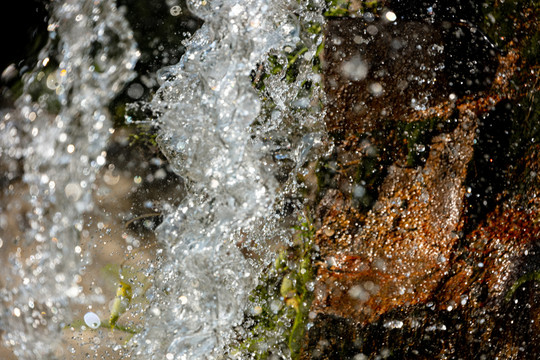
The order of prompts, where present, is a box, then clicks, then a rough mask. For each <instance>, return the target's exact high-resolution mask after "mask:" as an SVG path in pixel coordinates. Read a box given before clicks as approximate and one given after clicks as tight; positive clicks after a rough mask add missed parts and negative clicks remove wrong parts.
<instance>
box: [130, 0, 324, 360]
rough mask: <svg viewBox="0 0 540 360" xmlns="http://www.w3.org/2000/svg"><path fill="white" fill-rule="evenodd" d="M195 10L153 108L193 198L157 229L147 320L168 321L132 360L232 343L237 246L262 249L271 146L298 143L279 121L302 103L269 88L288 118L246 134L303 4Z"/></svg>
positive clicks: (273, 192) (247, 282) (245, 277)
mask: <svg viewBox="0 0 540 360" xmlns="http://www.w3.org/2000/svg"><path fill="white" fill-rule="evenodd" d="M191 6H192V10H193V11H194V12H195V13H196V14H198V15H199V16H200V17H202V18H203V19H204V20H205V24H204V25H203V27H202V28H201V29H200V30H199V31H198V32H197V33H196V34H195V36H194V37H193V38H192V39H191V42H190V44H189V47H188V49H187V52H186V54H185V55H184V57H183V58H182V60H181V62H180V63H179V64H178V65H175V66H173V67H169V68H165V69H163V70H162V71H161V72H160V74H159V76H160V79H161V81H162V85H161V88H160V90H159V92H158V94H157V96H156V98H155V100H154V101H153V103H152V106H153V108H154V110H155V111H156V113H158V114H159V115H160V116H159V124H160V126H161V133H160V135H159V138H158V141H159V143H160V145H161V147H162V149H163V151H164V152H165V154H166V155H167V157H168V159H169V160H170V163H171V164H172V165H173V166H174V168H175V170H176V171H177V172H178V174H180V175H182V176H184V177H185V178H187V179H188V180H189V183H190V189H189V195H188V196H187V198H186V200H185V201H184V202H183V203H182V204H181V205H180V206H179V207H178V209H177V210H176V211H175V212H174V213H172V214H170V215H169V216H168V217H167V218H166V219H165V221H164V222H163V224H162V225H161V226H160V227H159V228H158V234H159V238H160V240H161V241H162V242H163V244H164V246H165V247H166V249H167V250H168V251H167V252H166V256H167V260H166V261H165V262H164V263H163V264H162V266H161V269H160V270H159V271H158V274H159V275H158V276H157V277H156V279H155V289H156V293H155V299H156V300H155V301H154V302H153V303H152V305H151V309H152V311H154V312H155V313H159V314H173V316H167V317H164V316H157V317H153V318H150V319H149V320H148V322H147V323H146V325H145V330H144V331H143V333H141V334H139V335H138V336H137V337H136V339H135V340H134V342H135V343H137V344H140V349H138V350H137V352H136V354H137V355H139V356H140V358H145V359H146V358H157V357H159V356H161V355H155V354H163V353H166V354H173V355H174V356H175V358H178V359H206V358H216V357H217V356H218V354H219V353H220V350H221V349H223V347H224V346H225V344H227V342H229V341H230V339H229V337H230V335H231V331H232V326H233V325H235V324H236V325H237V324H239V323H240V322H241V320H242V318H243V314H244V310H245V307H246V305H247V297H248V294H249V292H250V290H251V289H252V288H253V286H254V284H255V281H256V276H255V275H254V273H253V272H254V271H255V268H254V267H253V265H252V264H251V263H250V261H249V260H248V259H246V258H245V257H244V256H243V255H242V254H241V252H240V249H239V246H238V244H239V243H257V241H258V240H259V239H257V238H253V237H254V234H255V232H256V231H255V229H256V228H257V226H258V225H260V222H261V220H263V219H264V217H265V216H266V217H268V218H270V217H272V210H273V206H274V203H275V201H276V196H277V194H278V192H277V183H276V180H275V178H274V176H273V174H272V173H271V172H270V171H269V170H268V167H269V164H268V163H267V162H266V161H265V160H264V158H265V156H267V155H268V154H269V153H271V151H274V150H275V149H276V145H275V144H272V143H271V142H270V141H265V139H267V137H270V136H271V135H272V134H273V135H275V137H276V138H279V137H280V134H279V133H280V132H281V137H283V136H284V134H287V133H289V134H290V133H291V129H290V128H289V129H288V130H286V129H284V127H285V126H286V124H285V123H284V118H285V116H284V115H283V114H284V113H285V112H286V111H287V108H286V107H287V106H290V103H291V102H292V100H293V99H294V98H295V97H296V94H297V92H298V90H297V89H296V90H295V89H294V86H295V85H296V84H295V85H291V86H289V87H288V88H287V86H286V85H283V84H281V85H276V84H271V85H270V86H273V90H274V91H272V89H271V90H270V93H271V94H272V95H273V97H274V101H275V102H276V103H278V104H279V103H281V104H282V109H281V111H282V114H280V115H276V116H273V117H271V118H270V119H266V120H264V119H262V118H261V119H260V120H261V123H263V125H261V126H259V127H257V126H251V125H252V124H253V123H254V121H255V120H256V119H257V117H258V116H259V113H260V109H261V101H260V100H259V96H258V94H257V92H256V90H255V89H254V88H253V85H252V82H251V79H250V73H251V71H252V69H254V68H255V67H256V65H257V63H261V62H263V61H264V60H265V59H264V58H265V56H266V55H267V54H268V52H269V51H270V50H271V49H281V48H282V47H285V46H287V45H289V46H295V44H296V43H298V42H299V41H300V38H299V21H298V18H297V17H296V16H291V12H292V11H293V10H298V11H300V10H301V8H300V6H299V5H298V4H297V3H295V2H293V3H289V2H281V1H272V2H267V1H256V0H253V1H196V2H192V3H191ZM313 45H315V44H313ZM304 76H305V75H304ZM302 80H304V79H298V80H297V82H300V83H301V81H302ZM296 86H297V85H296ZM276 90H277V91H276ZM293 95H294V96H293ZM317 119H318V118H317V117H316V116H313V115H311V117H310V116H309V115H306V116H305V119H303V120H300V121H302V122H303V124H302V125H303V126H305V125H306V124H309V122H310V121H312V122H313V123H314V124H318V123H317ZM314 124H312V125H314ZM275 129H279V130H278V131H276V130H275ZM315 130H316V131H319V130H320V125H319V128H316V127H315V126H313V127H312V129H311V132H315ZM307 135H308V136H306V137H305V138H304V139H303V140H307V139H311V143H313V142H314V140H313V139H314V138H316V136H314V135H313V134H311V133H308V134H307ZM310 136H312V137H313V138H310ZM292 141H294V140H292ZM295 141H296V143H292V144H290V148H291V149H290V152H291V153H294V152H296V158H294V159H292V160H293V161H294V162H295V163H296V164H297V165H296V166H297V167H298V166H300V165H301V164H302V163H303V162H305V160H306V158H305V155H306V152H304V153H302V151H301V150H302V149H301V148H300V147H301V146H302V144H303V142H302V138H300V139H296V140H295ZM306 143H309V141H307V142H306ZM306 143H304V144H303V145H304V146H307V147H310V145H309V144H306ZM267 220H268V221H269V220H270V219H267ZM265 236H271V234H269V233H266V234H265ZM260 245H262V244H260ZM157 289H167V290H166V293H164V292H163V291H162V290H157ZM177 299H183V301H178V300H177Z"/></svg>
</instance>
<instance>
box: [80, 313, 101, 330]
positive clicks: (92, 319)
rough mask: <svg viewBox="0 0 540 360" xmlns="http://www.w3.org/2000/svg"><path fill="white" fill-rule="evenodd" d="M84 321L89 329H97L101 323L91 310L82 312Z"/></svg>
mask: <svg viewBox="0 0 540 360" xmlns="http://www.w3.org/2000/svg"><path fill="white" fill-rule="evenodd" d="M84 322H85V324H86V325H88V327H90V328H91V329H97V328H98V327H99V326H100V325H101V320H100V319H99V316H98V315H97V314H96V313H95V312H92V311H89V312H87V313H86V314H84Z"/></svg>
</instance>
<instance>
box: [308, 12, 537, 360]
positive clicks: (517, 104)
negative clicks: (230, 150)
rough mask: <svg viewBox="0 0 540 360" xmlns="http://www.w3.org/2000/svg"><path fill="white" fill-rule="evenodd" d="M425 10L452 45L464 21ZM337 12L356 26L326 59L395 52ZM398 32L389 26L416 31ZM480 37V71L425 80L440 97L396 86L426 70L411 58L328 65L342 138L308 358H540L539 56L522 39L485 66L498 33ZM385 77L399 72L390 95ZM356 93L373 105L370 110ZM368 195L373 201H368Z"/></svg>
mask: <svg viewBox="0 0 540 360" xmlns="http://www.w3.org/2000/svg"><path fill="white" fill-rule="evenodd" d="M523 14H529V15H530V14H531V12H527V11H524V12H523ZM529 19H536V18H534V17H532V18H531V17H529ZM424 20H425V18H422V17H420V18H416V19H413V20H412V21H409V22H407V24H408V25H407V26H410V27H409V28H408V29H410V30H411V32H412V31H413V29H414V31H417V32H418V33H422V34H423V35H425V36H423V37H422V39H430V40H429V41H431V42H428V43H429V44H436V43H438V41H441V43H442V44H444V45H445V51H446V50H447V49H448V46H446V45H447V44H448V41H451V40H449V37H450V36H453V35H452V34H454V32H453V30H452V31H450V30H448V29H451V28H452V27H454V26H458V25H459V24H455V23H450V24H446V25H444V26H447V27H446V28H445V27H444V26H443V25H442V24H440V25H437V24H434V25H433V26H432V27H429V26H428V28H422V29H421V30H419V29H420V28H415V26H417V25H418V24H421V23H422V21H424ZM443 20H444V21H446V22H448V21H450V20H451V19H450V20H449V19H443ZM443 20H441V21H443ZM333 21H334V23H333V24H330V25H329V27H328V30H327V31H329V32H330V34H332V32H333V31H335V32H336V33H338V34H339V38H340V39H341V38H342V39H341V43H340V44H336V45H335V48H331V47H329V46H330V45H327V48H326V51H327V55H326V59H329V57H334V61H337V62H339V61H342V62H343V61H344V62H345V63H347V61H350V60H349V59H351V58H353V57H354V56H355V55H354V54H353V53H354V51H356V52H357V54H358V53H359V54H361V55H362V56H365V58H366V59H368V57H369V56H370V55H366V53H367V51H366V53H364V52H362V51H365V49H367V48H368V47H369V46H373V48H372V49H370V50H373V51H370V54H375V53H377V51H379V53H377V54H378V55H377V56H380V54H381V52H380V50H376V49H375V48H374V46H375V45H369V44H363V45H362V46H364V47H363V48H362V47H360V46H358V47H354V46H353V45H352V44H353V42H354V40H350V38H349V39H348V40H347V39H346V37H347V36H349V37H351V36H352V37H353V38H354V36H357V35H356V33H357V32H358V31H360V32H362V31H364V30H365V31H366V32H367V29H366V28H365V27H364V28H362V26H361V25H360V26H359V27H357V28H356V29H354V26H356V25H353V24H357V23H358V22H360V20H351V19H347V20H333ZM339 21H343V24H348V26H345V27H343V28H342V27H340V26H339V25H338V22H339ZM531 22H532V24H535V23H537V22H534V21H533V20H531ZM435 23H436V22H435ZM413 24H414V25H413ZM385 26H388V25H385ZM402 26H405V25H402ZM462 26H465V25H463V24H461V25H459V26H458V27H462ZM467 26H469V25H467ZM524 27H525V28H526V29H530V24H529V25H526V26H524ZM402 29H405V28H402ZM470 29H472V28H470ZM447 30H448V31H447ZM391 31H392V30H387V29H384V28H383V30H382V31H381V32H379V33H378V34H380V35H381V37H382V38H384V36H387V34H391V35H389V36H392V37H393V36H403V35H401V34H402V32H401V33H400V32H396V33H392V32H391ZM411 32H409V37H408V39H411V41H412V40H414V38H413V37H411V36H410V33H411ZM432 33H433V34H436V35H432ZM471 34H472V32H471ZM529 34H531V33H529ZM383 35H384V36H383ZM428 35H429V36H428ZM327 36H328V35H327ZM530 36H532V35H530ZM471 39H472V38H468V40H467V41H468V42H471V41H472V40H471ZM475 39H476V38H475ZM525 39H528V37H526V36H525ZM475 41H476V40H474V41H473V42H475ZM527 41H529V40H522V41H521V44H526V43H527ZM338 42H339V41H338ZM381 43H382V44H384V41H382V42H381ZM342 44H345V45H342ZM386 44H387V45H386V46H389V45H388V44H391V42H387V43H386ZM452 46H454V50H452V49H450V50H448V51H450V53H451V54H452V57H454V56H457V54H459V53H460V52H461V55H460V58H459V59H458V58H453V59H451V60H449V59H448V53H446V54H444V52H443V55H444V56H442V57H441V59H443V61H444V62H445V64H446V65H445V68H446V69H448V66H447V65H448V61H451V63H452V64H460V63H461V64H465V65H464V68H465V69H467V68H468V69H472V70H473V71H472V73H474V72H475V71H476V70H478V69H479V68H478V66H480V65H479V64H480V63H481V62H478V61H477V58H475V59H473V62H475V64H474V66H472V65H471V66H469V65H467V64H466V62H467V61H466V60H467V57H468V56H469V55H468V54H470V52H469V50H467V51H465V50H464V49H465V48H463V47H462V46H465V45H463V44H457V45H452ZM475 46H479V47H480V48H482V49H484V50H482V51H485V52H483V54H488V53H489V54H490V55H489V56H488V59H487V60H486V62H485V63H484V65H485V66H484V68H483V69H482V70H481V71H480V73H481V74H480V73H478V72H476V75H474V74H473V75H474V76H472V77H468V79H473V80H472V83H470V84H467V82H466V81H462V80H463V79H466V78H465V77H462V75H463V76H464V74H465V73H464V72H460V71H457V72H455V69H450V70H448V72H446V71H447V70H443V71H441V72H440V73H438V74H437V76H439V77H437V79H439V80H443V79H444V80H445V81H446V83H445V84H443V85H440V83H432V84H430V86H427V85H426V87H425V88H416V91H420V92H421V91H425V92H426V93H429V94H432V93H433V94H435V95H434V96H432V97H431V98H430V101H429V102H428V103H427V105H426V109H416V110H415V109H414V108H411V106H410V103H409V104H407V102H406V101H405V102H404V103H400V102H399V101H398V100H399V99H400V98H403V99H409V100H410V98H411V96H413V95H412V94H411V93H407V94H406V95H404V94H405V93H406V91H403V92H401V90H400V89H399V88H398V87H397V86H395V85H392V84H398V83H399V76H401V75H403V74H406V73H408V72H409V74H410V73H411V72H412V73H415V74H419V73H418V71H419V68H415V67H414V66H409V67H407V66H408V65H411V64H412V63H406V61H405V60H404V59H396V58H395V57H392V56H390V57H387V58H384V57H380V58H382V59H384V60H383V61H384V62H385V64H386V62H387V60H388V59H389V61H388V62H389V63H390V66H397V67H398V68H400V69H402V70H403V73H399V72H396V73H395V74H396V78H392V79H391V80H390V79H388V81H387V79H385V78H384V77H379V78H377V77H376V76H378V75H377V74H370V73H369V72H367V73H366V74H365V76H364V78H363V79H350V74H347V72H345V74H344V73H343V71H341V72H340V71H338V69H339V66H338V67H334V68H332V69H331V68H330V67H327V73H326V74H325V76H326V78H325V86H327V89H328V92H329V99H330V104H329V109H330V110H331V111H329V114H328V118H327V120H328V126H329V128H330V130H331V131H332V132H333V133H334V134H335V139H336V146H335V148H334V153H333V154H332V155H331V156H330V157H329V158H328V159H325V160H323V163H324V166H321V168H320V171H321V172H322V174H320V175H319V179H320V180H324V181H321V182H320V184H319V185H320V186H319V190H320V191H321V192H322V195H320V204H319V208H318V212H317V217H318V219H317V221H318V223H319V224H320V228H319V230H318V232H317V235H316V239H315V242H316V244H317V247H318V249H319V251H320V261H319V262H318V263H317V266H318V268H317V281H316V284H315V299H314V301H313V304H312V307H311V315H310V318H311V319H312V324H311V327H310V328H309V330H308V332H307V334H306V338H305V345H304V348H303V349H304V350H303V353H302V358H303V359H368V358H393V359H410V358H414V359H434V358H449V359H453V358H456V359H457V358H462V359H478V358H504V359H536V358H538V356H540V347H539V346H538V344H540V341H539V340H540V335H539V334H540V332H539V331H538V330H539V328H538V321H540V319H539V316H540V315H539V314H540V310H539V304H540V302H539V301H540V292H539V291H538V290H539V288H540V285H539V281H538V279H540V258H539V256H540V255H539V254H540V215H539V214H540V201H539V200H538V199H540V180H539V176H538V174H539V173H540V165H539V164H540V159H539V155H540V150H539V149H540V148H539V146H538V144H537V140H536V139H537V137H538V134H539V132H538V131H539V129H538V126H537V122H538V112H537V111H535V110H534V109H535V108H536V106H537V104H538V101H537V100H535V98H536V97H535V95H534V94H536V93H537V92H538V90H539V89H538V86H539V85H538V84H539V82H538V76H539V75H538V67H537V66H531V64H535V62H534V61H533V62H532V63H531V61H530V58H529V57H524V58H520V55H519V51H521V50H520V48H519V47H518V45H517V42H515V43H513V46H514V48H509V49H507V50H506V52H505V53H504V54H503V53H499V55H498V60H497V61H496V62H497V63H499V66H498V70H497V72H496V74H493V76H486V74H489V73H490V72H492V66H493V64H494V62H493V59H492V58H491V57H490V56H491V55H492V54H491V52H490V51H489V50H488V48H489V46H488V45H485V43H484V44H483V45H478V44H476V45H475V44H473V45H472V48H474V47H475ZM413 48H414V46H412V47H410V49H413ZM351 49H352V50H351ZM359 49H360V50H359ZM456 49H461V50H456ZM467 49H470V48H467ZM340 51H341V52H340ZM482 51H481V53H482ZM527 51H529V50H527ZM328 53H330V55H328ZM417 55H418V56H419V57H420V59H423V61H426V62H429V61H431V63H432V64H433V63H434V62H436V61H439V58H436V57H429V56H427V55H425V54H424V55H422V54H415V56H417ZM428 55H429V54H428ZM422 56H424V57H422ZM375 58H376V57H375V56H373V57H372V58H369V59H370V60H369V61H368V62H370V64H371V62H373V61H374V60H373V59H375ZM343 59H344V60H343ZM435 59H436V61H435ZM400 61H401V63H402V64H403V66H401V67H400V66H399V65H396V64H399V62H400ZM381 63H382V61H381ZM340 66H342V67H343V65H340ZM482 66H483V65H482ZM462 69H463V68H462ZM475 69H476V70H475ZM526 74H528V75H526ZM529 75H532V77H533V80H532V84H531V80H530V79H528V80H526V79H527V76H529ZM381 79H382V80H381ZM456 79H458V80H459V79H461V80H459V81H457V82H456ZM510 79H514V81H521V83H520V84H521V85H516V86H514V85H512V82H511V80H510ZM517 79H520V80H517ZM484 80H486V81H484ZM370 81H387V84H388V85H386V86H385V87H384V89H385V91H383V92H382V93H381V94H380V95H379V98H376V97H374V96H373V93H370V90H369V82H370ZM457 83H460V84H461V85H459V86H458V85H456V84H457ZM423 86H424V85H423ZM456 86H457V87H456ZM408 90H411V89H408ZM408 90H407V91H408ZM449 93H452V94H454V96H455V97H453V98H452V99H449V97H447V95H448V94H449ZM437 94H439V95H437ZM437 96H439V97H437ZM431 100H433V101H431ZM356 102H363V103H366V104H369V107H367V108H366V109H367V110H365V111H364V112H357V111H355V110H353V106H354V104H355V103H356ZM404 104H406V105H404ZM535 104H536V105H535ZM357 109H358V108H357ZM524 109H527V111H524ZM387 114H392V116H387ZM369 147H372V148H373V149H375V151H371V156H369V155H368V151H366V149H367V148H369ZM368 159H369V161H370V162H371V165H370V167H369V169H370V170H369V171H368V172H366V171H365V169H366V168H367V165H366V164H367V161H368ZM329 169H331V171H330V170H329ZM325 170H326V171H325ZM367 173H370V174H372V175H369V176H368V175H367ZM373 174H375V175H373ZM368 184H369V186H368ZM360 193H361V195H362V196H365V194H367V193H369V194H370V196H371V198H372V200H370V201H364V202H362V201H361V199H362V196H360V200H359V196H358V195H359V194H360Z"/></svg>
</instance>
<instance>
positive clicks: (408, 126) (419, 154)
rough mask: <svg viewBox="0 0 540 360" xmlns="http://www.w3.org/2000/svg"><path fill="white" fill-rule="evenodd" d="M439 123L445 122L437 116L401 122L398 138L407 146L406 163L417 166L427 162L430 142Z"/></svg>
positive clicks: (438, 128) (409, 165)
mask: <svg viewBox="0 0 540 360" xmlns="http://www.w3.org/2000/svg"><path fill="white" fill-rule="evenodd" d="M439 124H441V125H442V124H443V123H442V122H441V119H439V118H437V117H433V118H429V119H426V120H422V121H414V122H410V123H399V125H398V131H397V133H398V139H399V140H400V142H404V143H405V144H406V146H407V157H406V164H407V166H408V167H415V166H418V165H422V164H424V163H425V161H426V159H427V156H428V155H429V143H430V140H431V138H432V137H433V136H434V135H435V133H436V131H437V130H440V127H439V126H438V125H439Z"/></svg>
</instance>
